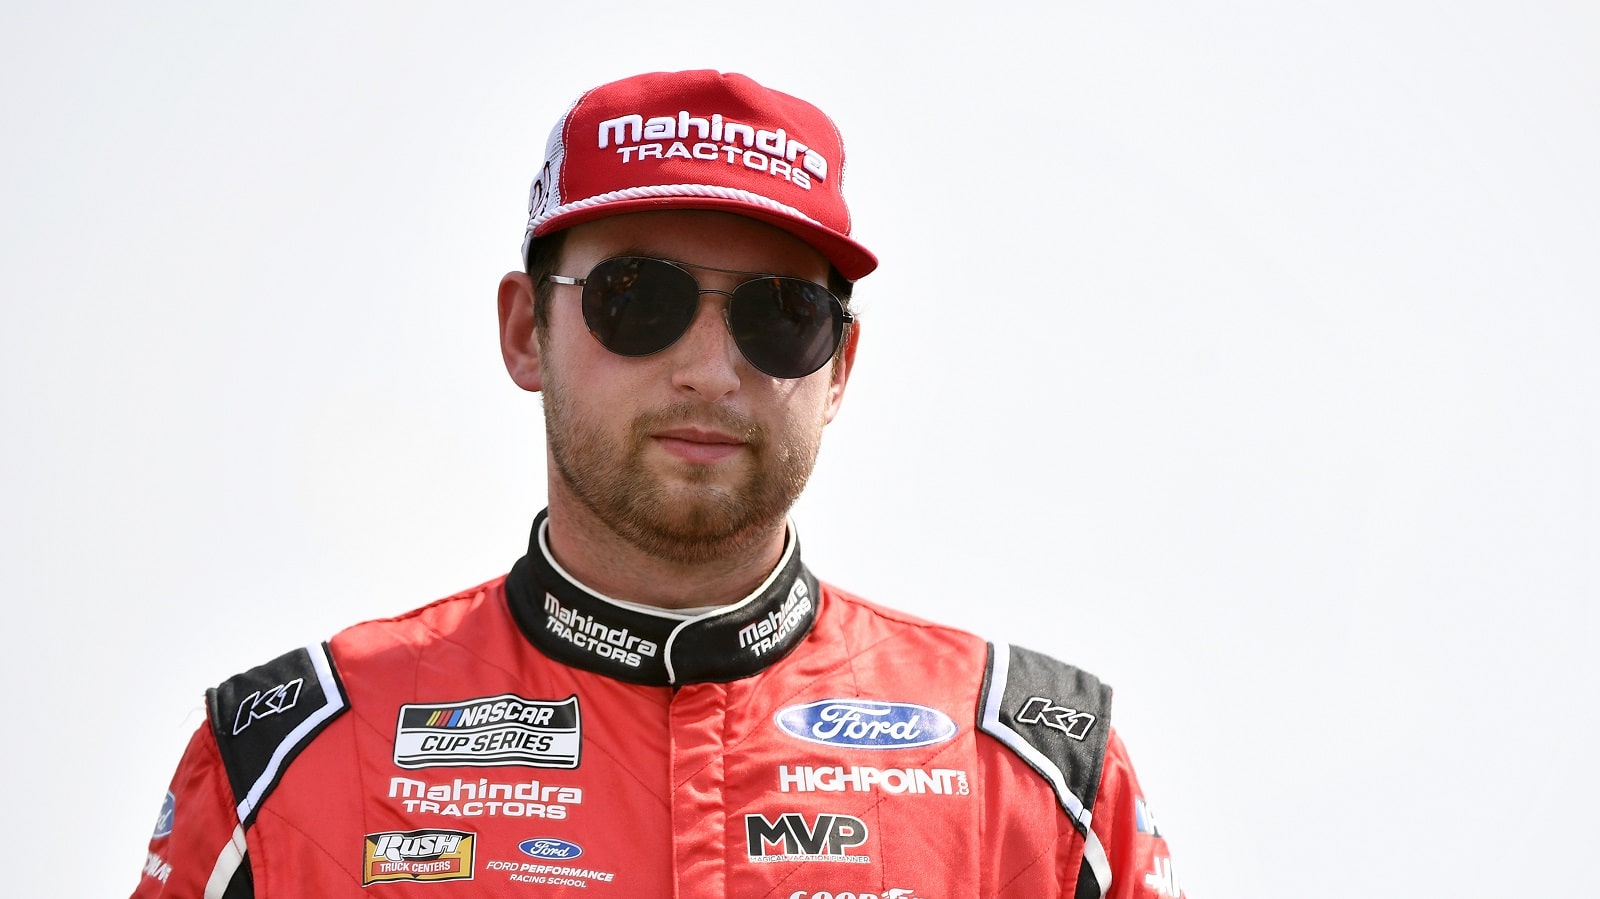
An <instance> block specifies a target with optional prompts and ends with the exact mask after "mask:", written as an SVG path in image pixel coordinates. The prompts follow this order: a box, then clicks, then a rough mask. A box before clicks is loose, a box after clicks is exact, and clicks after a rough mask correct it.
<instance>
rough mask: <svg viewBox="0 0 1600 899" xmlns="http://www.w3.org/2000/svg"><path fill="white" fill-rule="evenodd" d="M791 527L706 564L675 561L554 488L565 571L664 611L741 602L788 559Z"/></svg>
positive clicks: (551, 537)
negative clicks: (786, 550)
mask: <svg viewBox="0 0 1600 899" xmlns="http://www.w3.org/2000/svg"><path fill="white" fill-rule="evenodd" d="M786 538H787V525H786V523H785V522H784V521H783V520H781V519H780V520H779V521H777V522H775V523H774V525H773V526H772V528H771V529H770V532H769V533H767V534H764V535H761V536H760V537H758V538H757V539H756V540H753V541H750V542H749V543H748V545H747V546H746V547H745V548H743V549H741V550H738V551H734V552H729V553H728V554H726V555H725V556H722V557H719V558H716V559H713V560H710V561H706V562H692V563H686V562H676V561H673V560H671V559H664V558H661V557H660V556H657V555H654V554H651V553H648V552H646V551H644V550H643V549H641V548H639V547H638V546H636V545H634V544H633V543H632V542H630V541H628V540H627V539H625V538H624V537H622V536H621V535H619V534H618V533H616V531H614V530H613V529H611V528H610V527H608V526H607V525H606V524H605V523H604V522H603V521H601V520H600V519H599V518H597V517H596V516H595V515H594V513H593V512H591V511H590V510H589V509H588V507H586V506H584V505H583V504H582V503H580V502H578V501H577V500H576V499H574V498H571V497H560V498H558V497H557V496H556V495H555V491H553V490H552V495H551V497H550V510H549V531H548V534H547V539H548V543H549V547H550V552H551V554H552V555H553V556H554V557H555V560H556V562H558V563H559V564H560V565H561V567H562V568H563V569H565V570H566V571H567V572H568V573H569V574H571V575H572V576H573V577H574V578H577V579H578V580H579V581H580V582H582V583H583V584H584V585H585V586H587V587H589V588H590V589H592V590H595V591H598V592H600V593H602V594H604V595H606V596H610V597H614V598H616V599H622V600H627V601H630V602H636V603H642V604H644V605H650V606H657V607H659V608H665V609H683V608H695V607H703V606H716V605H723V604H727V603H732V602H737V601H739V600H741V599H743V598H745V597H746V596H748V595H750V594H751V593H752V592H754V591H755V589H756V588H757V587H759V586H761V583H762V581H764V580H766V579H767V576H768V575H770V574H772V570H773V568H775V567H776V566H777V564H778V561H779V560H780V559H781V558H782V556H783V547H784V541H785V540H786Z"/></svg>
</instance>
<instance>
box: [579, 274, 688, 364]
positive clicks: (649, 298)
mask: <svg viewBox="0 0 1600 899" xmlns="http://www.w3.org/2000/svg"><path fill="white" fill-rule="evenodd" d="M699 303H700V295H699V294H698V293H697V292H696V287H695V283H694V278H693V277H691V276H690V275H689V273H688V272H686V271H684V270H683V269H680V268H678V267H676V266H673V265H669V264H668V263H665V262H662V261H661V260H659V259H647V258H644V257H640V256H619V257H617V258H615V259H607V260H605V261H604V262H601V263H600V264H599V265H596V266H595V267H594V270H593V271H591V272H589V277H588V279H587V283H585V284H584V286H583V320H584V323H585V324H587V325H588V326H589V332H590V333H591V334H593V335H594V336H595V337H596V338H597V339H598V340H599V341H600V343H601V345H602V346H604V347H605V348H606V349H608V350H610V351H611V352H613V353H616V354H618V355H621V356H648V355H650V354H651V353H659V352H661V351H662V350H664V349H666V348H667V347H669V346H671V345H672V343H673V341H675V340H677V339H678V338H679V337H682V336H683V332H685V331H687V330H689V323H690V322H692V321H694V313H695V308H696V307H697V306H698V305H699Z"/></svg>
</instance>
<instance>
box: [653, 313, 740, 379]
mask: <svg viewBox="0 0 1600 899" xmlns="http://www.w3.org/2000/svg"><path fill="white" fill-rule="evenodd" d="M730 299H731V297H730V296H729V295H728V293H727V292H726V291H722V290H701V291H700V305H699V308H697V309H696V310H695V315H694V321H692V322H690V323H689V330H687V331H685V332H684V333H683V336H682V337H680V338H678V340H677V341H676V342H675V343H673V345H672V346H671V347H669V348H668V350H667V352H669V353H671V354H672V357H671V358H672V383H673V386H675V387H677V388H679V389H680V390H688V391H692V392H694V393H696V394H699V395H700V397H701V398H702V399H705V400H708V401H710V400H717V399H720V398H722V397H724V396H727V395H728V394H730V393H732V392H734V391H735V390H738V389H739V383H740V377H741V376H740V369H741V368H742V367H743V365H744V364H745V361H744V355H743V354H741V353H740V352H739V347H738V346H737V345H736V344H735V343H734V342H733V335H732V334H730V333H728V324H727V320H726V318H725V313H726V310H727V308H728V301H729V300H730Z"/></svg>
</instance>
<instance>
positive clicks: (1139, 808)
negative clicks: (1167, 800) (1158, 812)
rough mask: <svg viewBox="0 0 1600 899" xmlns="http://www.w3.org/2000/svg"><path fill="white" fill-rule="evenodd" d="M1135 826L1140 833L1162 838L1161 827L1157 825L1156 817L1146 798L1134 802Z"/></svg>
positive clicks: (1139, 798)
mask: <svg viewBox="0 0 1600 899" xmlns="http://www.w3.org/2000/svg"><path fill="white" fill-rule="evenodd" d="M1133 826H1134V828H1135V829H1137V830H1138V831H1139V832H1140V833H1147V834H1149V835H1150V836H1153V837H1159V836H1161V825H1160V824H1157V823H1156V816H1155V815H1154V814H1152V813H1151V812H1150V806H1149V805H1147V804H1146V803H1145V801H1144V797H1137V798H1135V799H1134V800H1133Z"/></svg>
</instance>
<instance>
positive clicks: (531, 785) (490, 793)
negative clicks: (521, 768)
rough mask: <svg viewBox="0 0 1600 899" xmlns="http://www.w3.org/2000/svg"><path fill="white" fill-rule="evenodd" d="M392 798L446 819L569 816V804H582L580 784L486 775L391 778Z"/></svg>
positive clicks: (414, 810) (411, 808) (414, 811)
mask: <svg viewBox="0 0 1600 899" xmlns="http://www.w3.org/2000/svg"><path fill="white" fill-rule="evenodd" d="M389 798H390V799H397V800H399V804H400V805H403V806H405V810H406V813H407V814H422V815H443V816H445V817H447V818H476V817H480V816H489V817H507V818H545V819H547V820H551V821H559V820H561V819H564V818H566V817H567V814H568V812H569V809H568V808H567V806H569V805H581V804H582V803H583V789H582V788H581V787H566V786H561V785H560V784H544V783H540V782H539V781H537V780H534V779H529V780H522V781H517V782H515V783H506V782H504V781H491V780H490V779H489V778H487V777H481V778H479V779H477V780H462V779H461V778H459V777H458V778H455V779H454V780H451V781H435V782H432V783H430V782H428V781H425V780H413V779H412V778H409V777H391V778H389Z"/></svg>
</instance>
